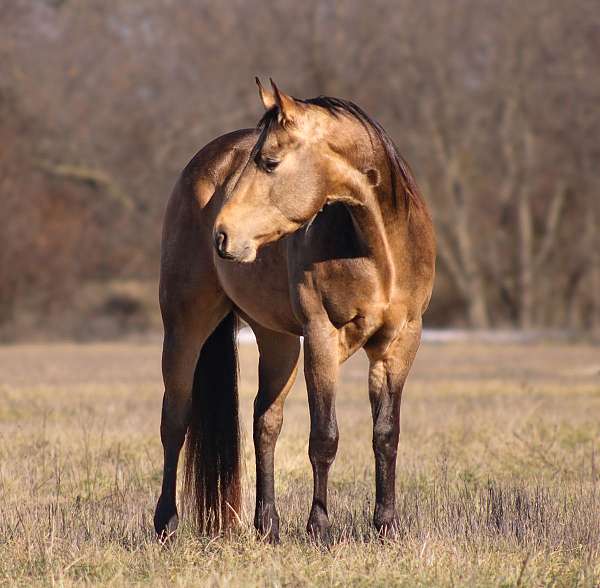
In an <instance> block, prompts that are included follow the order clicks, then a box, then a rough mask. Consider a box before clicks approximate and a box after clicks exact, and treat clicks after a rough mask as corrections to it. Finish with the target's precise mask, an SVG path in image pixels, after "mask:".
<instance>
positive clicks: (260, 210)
mask: <svg viewBox="0 0 600 588" xmlns="http://www.w3.org/2000/svg"><path fill="white" fill-rule="evenodd" d="M256 81H257V84H258V87H259V94H260V97H261V100H262V102H263V105H264V107H265V109H266V113H265V114H264V116H263V117H262V119H261V121H260V122H259V124H258V126H257V128H256V129H246V130H239V131H235V132H232V133H229V134H227V135H224V136H222V137H219V138H217V139H215V140H214V141H212V142H211V143H209V144H208V145H207V146H205V147H204V148H203V149H202V150H201V151H200V152H198V154H197V155H196V156H195V157H194V158H193V159H192V160H191V162H190V163H189V164H188V165H187V167H186V168H185V169H184V170H183V172H182V173H181V175H180V177H179V179H178V181H177V183H176V185H175V188H174V190H173V193H172V195H171V197H170V200H169V203H168V205H167V209H166V213H165V220H164V227H163V238H162V252H161V276H160V305H161V311H162V317H163V322H164V345H163V356H162V369H163V377H164V385H165V392H164V399H163V408H162V420H161V427H160V432H161V440H162V444H163V448H164V470H163V482H162V491H161V495H160V498H159V500H158V504H157V507H156V513H155V517H154V525H155V529H156V532H157V534H158V535H159V537H162V538H164V537H166V536H170V534H172V533H173V532H174V530H175V528H176V527H177V525H178V522H179V519H178V513H177V508H176V500H175V499H176V496H175V495H176V476H177V464H178V460H179V454H180V451H181V449H182V447H183V445H184V441H185V444H186V450H185V451H186V463H185V475H184V491H185V497H186V500H189V502H190V504H192V505H193V513H194V517H195V518H196V519H197V520H196V522H197V524H198V526H199V527H200V529H202V530H203V531H204V532H207V533H214V532H216V531H221V532H222V531H223V530H224V529H228V528H230V527H231V526H232V525H233V524H234V523H235V521H236V520H237V519H238V515H239V511H240V507H241V483H240V433H239V425H238V398H237V385H236V384H237V355H236V341H235V338H236V330H237V321H238V317H241V318H243V319H244V320H245V321H246V322H247V323H248V325H250V327H251V328H252V330H253V331H254V333H255V336H256V341H257V344H258V349H259V355H260V359H259V385H258V394H257V396H256V399H255V402H254V427H253V429H254V446H255V453H256V511H255V517H254V524H255V526H256V528H257V530H258V531H259V532H260V533H261V534H263V535H264V536H265V538H267V539H268V540H271V541H274V542H276V541H278V540H279V515H278V513H277V509H276V507H275V489H274V452H275V444H276V441H277V437H278V435H279V432H280V430H281V426H282V421H283V405H284V402H285V399H286V395H287V394H288V392H289V390H290V388H291V386H292V384H293V382H294V379H295V376H296V372H297V365H298V358H299V355H300V341H301V337H303V338H304V373H305V378H306V386H307V390H308V405H309V410H310V437H309V446H308V454H309V458H310V462H311V464H312V470H313V476H314V494H313V500H312V507H311V510H310V516H309V519H308V525H307V530H308V532H309V534H310V535H311V536H312V537H313V538H315V539H316V540H322V541H327V540H328V537H329V528H330V523H329V515H328V510H327V478H328V472H329V468H330V466H331V464H332V462H333V460H334V458H335V455H336V451H337V447H338V427H337V422H336V414H335V393H336V380H337V378H338V370H339V366H340V364H341V363H342V362H344V361H345V360H346V359H347V358H348V357H350V356H351V355H352V354H353V353H355V352H356V351H357V350H358V349H359V348H361V347H362V348H364V349H365V351H366V353H367V356H368V359H369V362H370V368H369V398H370V402H371V408H372V417H373V450H374V454H375V465H376V476H375V477H376V496H375V502H376V504H375V512H374V516H373V522H374V525H375V527H376V529H377V530H378V531H379V532H380V533H382V534H387V533H391V532H392V531H393V530H394V529H395V525H396V524H397V515H396V509H395V475H396V453H397V447H398V438H399V429H400V398H401V395H402V388H403V385H404V382H405V380H406V377H407V375H408V372H409V370H410V367H411V364H412V362H413V359H414V357H415V354H416V352H417V348H418V347H419V342H420V337H421V325H422V315H423V313H424V311H425V309H426V308H427V305H428V303H429V300H430V297H431V291H432V286H433V279H434V264H435V238H434V232H433V227H432V223H431V219H430V216H429V214H428V212H427V208H426V206H425V203H424V201H423V199H422V198H421V196H420V194H419V191H418V188H417V186H416V183H415V180H414V179H413V177H412V175H411V172H410V170H409V168H408V166H407V164H406V162H405V161H404V160H403V159H402V157H401V156H400V155H399V153H398V150H397V148H396V146H395V145H394V143H393V141H392V140H391V139H390V137H389V136H388V134H387V133H386V132H385V131H384V129H383V128H382V127H381V126H380V125H379V124H378V123H377V122H375V121H374V120H373V119H372V118H371V117H369V116H368V115H367V114H366V113H365V112H364V111H363V110H362V109H361V108H359V107H358V106H356V105H355V104H353V103H352V102H349V101H345V100H341V99H338V98H329V97H318V98H314V99H309V100H300V99H296V98H292V97H291V96H289V95H287V94H285V93H283V92H282V91H280V90H279V89H278V88H277V86H276V85H275V84H274V83H273V82H272V81H271V85H272V91H271V90H268V89H265V88H264V87H263V86H262V85H261V84H260V81H259V80H258V79H257V80H256Z"/></svg>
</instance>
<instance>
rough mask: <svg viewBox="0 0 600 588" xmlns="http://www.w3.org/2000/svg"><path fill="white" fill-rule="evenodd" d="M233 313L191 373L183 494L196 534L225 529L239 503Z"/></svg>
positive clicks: (212, 336) (234, 316)
mask: <svg viewBox="0 0 600 588" xmlns="http://www.w3.org/2000/svg"><path fill="white" fill-rule="evenodd" d="M237 323H238V320H237V317H236V315H235V313H233V312H231V313H230V314H228V315H227V316H226V317H225V318H224V319H223V320H222V321H221V323H220V324H219V326H218V327H217V328H216V330H215V331H214V332H213V333H212V335H211V336H210V337H209V338H208V339H207V340H206V342H205V343H204V346H203V348H202V351H201V353H200V357H199V358H198V363H197V364H196V371H195V374H194V386H193V392H192V417H191V421H190V424H189V428H188V433H187V438H186V447H185V458H186V459H185V479H184V492H185V498H186V503H187V505H188V507H191V508H190V511H192V512H194V514H195V517H196V521H197V524H198V528H199V530H200V531H201V532H205V533H215V532H218V531H224V530H227V529H229V528H230V527H231V526H232V525H233V524H234V523H235V521H236V520H238V517H239V513H240V507H241V480H240V430H239V417H238V387H237V379H238V361H237V346H236V334H237Z"/></svg>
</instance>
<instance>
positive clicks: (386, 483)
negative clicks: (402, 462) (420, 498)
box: [373, 391, 400, 534]
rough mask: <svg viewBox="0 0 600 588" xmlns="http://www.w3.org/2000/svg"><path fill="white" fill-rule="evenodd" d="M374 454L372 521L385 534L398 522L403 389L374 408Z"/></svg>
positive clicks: (385, 397) (385, 394)
mask: <svg viewBox="0 0 600 588" xmlns="http://www.w3.org/2000/svg"><path fill="white" fill-rule="evenodd" d="M373 413H374V427H373V451H374V453H375V513H374V516H373V523H374V524H375V527H376V529H377V530H378V531H379V532H380V533H383V534H387V533H388V532H390V531H391V530H392V527H393V526H394V524H395V523H396V518H397V517H396V456H397V451H398V439H399V435H400V392H399V391H397V392H396V393H392V394H389V393H387V392H386V393H384V394H382V395H381V397H379V398H378V399H377V401H376V402H375V403H374V407H373Z"/></svg>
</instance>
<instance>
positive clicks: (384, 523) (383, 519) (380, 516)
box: [373, 509, 400, 539]
mask: <svg viewBox="0 0 600 588" xmlns="http://www.w3.org/2000/svg"><path fill="white" fill-rule="evenodd" d="M373 525H374V526H375V529H376V530H377V533H378V535H379V537H381V538H382V539H395V538H396V537H397V536H398V532H399V530H400V523H399V521H398V515H397V514H396V512H395V511H391V512H387V513H386V512H385V511H378V509H376V510H375V514H374V516H373Z"/></svg>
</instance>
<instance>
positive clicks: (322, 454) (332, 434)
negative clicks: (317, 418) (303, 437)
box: [308, 424, 339, 466]
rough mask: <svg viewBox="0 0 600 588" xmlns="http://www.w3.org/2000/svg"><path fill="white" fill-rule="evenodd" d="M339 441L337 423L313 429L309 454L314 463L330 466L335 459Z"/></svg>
mask: <svg viewBox="0 0 600 588" xmlns="http://www.w3.org/2000/svg"><path fill="white" fill-rule="evenodd" d="M338 441H339V432H338V428H337V426H336V425H335V424H331V425H328V426H327V427H322V428H320V429H319V430H317V431H311V434H310V439H309V443H308V455H309V457H310V461H311V463H312V464H313V465H317V464H318V465H325V466H330V465H331V464H332V463H333V460H334V459H335V454H336V453H337V448H338Z"/></svg>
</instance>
